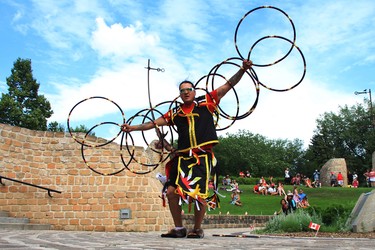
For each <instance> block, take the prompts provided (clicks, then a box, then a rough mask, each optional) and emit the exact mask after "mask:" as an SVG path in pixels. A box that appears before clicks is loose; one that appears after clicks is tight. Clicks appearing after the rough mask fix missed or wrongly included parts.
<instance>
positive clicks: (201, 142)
mask: <svg viewBox="0 0 375 250" xmlns="http://www.w3.org/2000/svg"><path fill="white" fill-rule="evenodd" d="M251 66H252V62H251V61H248V60H244V61H243V62H242V67H241V68H240V70H239V71H238V72H237V73H236V74H234V75H233V76H232V77H231V78H230V79H229V80H228V81H227V82H226V83H225V84H224V85H222V86H220V87H219V88H217V89H216V90H214V91H212V92H210V93H208V94H206V95H205V96H203V97H198V98H196V96H195V94H196V93H195V89H194V84H193V83H192V82H190V81H183V82H181V83H180V85H179V91H180V98H181V99H182V101H183V104H182V105H181V106H180V107H179V108H178V109H177V110H169V111H168V112H167V113H166V114H164V115H163V116H161V117H159V118H157V119H156V120H155V121H152V122H148V123H143V124H139V125H129V124H123V125H122V130H123V131H125V132H131V131H136V130H137V131H139V130H149V129H152V128H155V127H158V126H165V125H168V126H172V125H175V126H176V127H177V133H178V148H177V150H176V152H175V153H176V156H175V157H174V158H173V159H172V160H171V161H170V162H168V163H167V166H166V174H167V178H168V181H167V184H166V187H167V198H168V202H169V209H170V211H171V214H172V217H173V221H174V224H175V228H174V229H172V230H170V231H169V232H168V233H166V234H162V235H161V236H162V237H168V238H184V237H186V236H187V237H188V238H203V237H204V233H203V230H202V229H201V224H202V221H203V218H204V214H205V212H206V211H205V210H206V206H207V202H206V199H207V198H208V194H209V192H208V191H209V190H208V185H207V183H208V180H209V177H210V175H211V172H213V171H214V166H215V163H214V159H215V158H214V156H213V152H212V148H213V146H214V145H216V144H217V143H218V138H217V135H216V129H215V124H214V119H213V113H214V112H215V110H216V108H217V105H218V104H219V102H220V99H221V98H222V97H224V96H225V94H226V93H227V92H228V91H229V90H230V89H231V88H232V87H234V86H235V85H236V84H237V83H238V82H239V81H240V80H241V78H242V76H243V75H244V73H245V71H246V70H248V69H250V68H251ZM180 199H183V200H184V201H185V202H188V203H190V202H193V201H195V206H194V216H195V218H194V220H195V221H194V222H195V225H194V228H193V229H192V230H191V231H190V232H189V233H187V230H186V228H184V227H183V225H182V215H181V211H182V208H181V205H180Z"/></svg>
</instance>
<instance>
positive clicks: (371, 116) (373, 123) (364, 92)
mask: <svg viewBox="0 0 375 250" xmlns="http://www.w3.org/2000/svg"><path fill="white" fill-rule="evenodd" d="M354 94H355V95H361V94H369V96H370V119H371V126H372V127H374V126H375V121H374V119H373V115H372V97H371V89H368V90H367V89H365V90H363V91H356V92H354Z"/></svg>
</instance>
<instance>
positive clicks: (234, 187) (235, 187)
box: [227, 180, 240, 192]
mask: <svg viewBox="0 0 375 250" xmlns="http://www.w3.org/2000/svg"><path fill="white" fill-rule="evenodd" d="M236 190H240V189H239V186H238V183H237V181H236V180H232V182H231V184H230V187H229V188H227V191H230V192H232V191H236Z"/></svg>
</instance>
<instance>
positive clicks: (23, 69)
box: [0, 58, 53, 131]
mask: <svg viewBox="0 0 375 250" xmlns="http://www.w3.org/2000/svg"><path fill="white" fill-rule="evenodd" d="M11 72H12V74H11V75H10V77H8V78H7V79H6V82H7V85H8V91H9V92H8V93H7V94H2V97H1V100H0V123H5V124H10V125H14V126H19V127H24V128H28V129H32V130H42V131H45V130H47V119H48V118H49V117H51V115H52V114H53V111H52V110H51V104H50V103H49V101H48V100H47V99H46V98H45V97H44V96H43V95H39V94H38V90H39V84H38V83H37V81H36V80H35V79H34V77H33V73H32V68H31V60H30V59H21V58H18V59H17V61H16V62H15V63H14V65H13V68H12V70H11Z"/></svg>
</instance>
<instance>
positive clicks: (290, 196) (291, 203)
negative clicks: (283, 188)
mask: <svg viewBox="0 0 375 250" xmlns="http://www.w3.org/2000/svg"><path fill="white" fill-rule="evenodd" d="M285 200H286V201H287V202H288V212H289V213H292V212H294V211H295V210H296V209H297V204H296V202H295V200H293V193H292V192H290V191H288V194H287V195H286V197H285Z"/></svg>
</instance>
